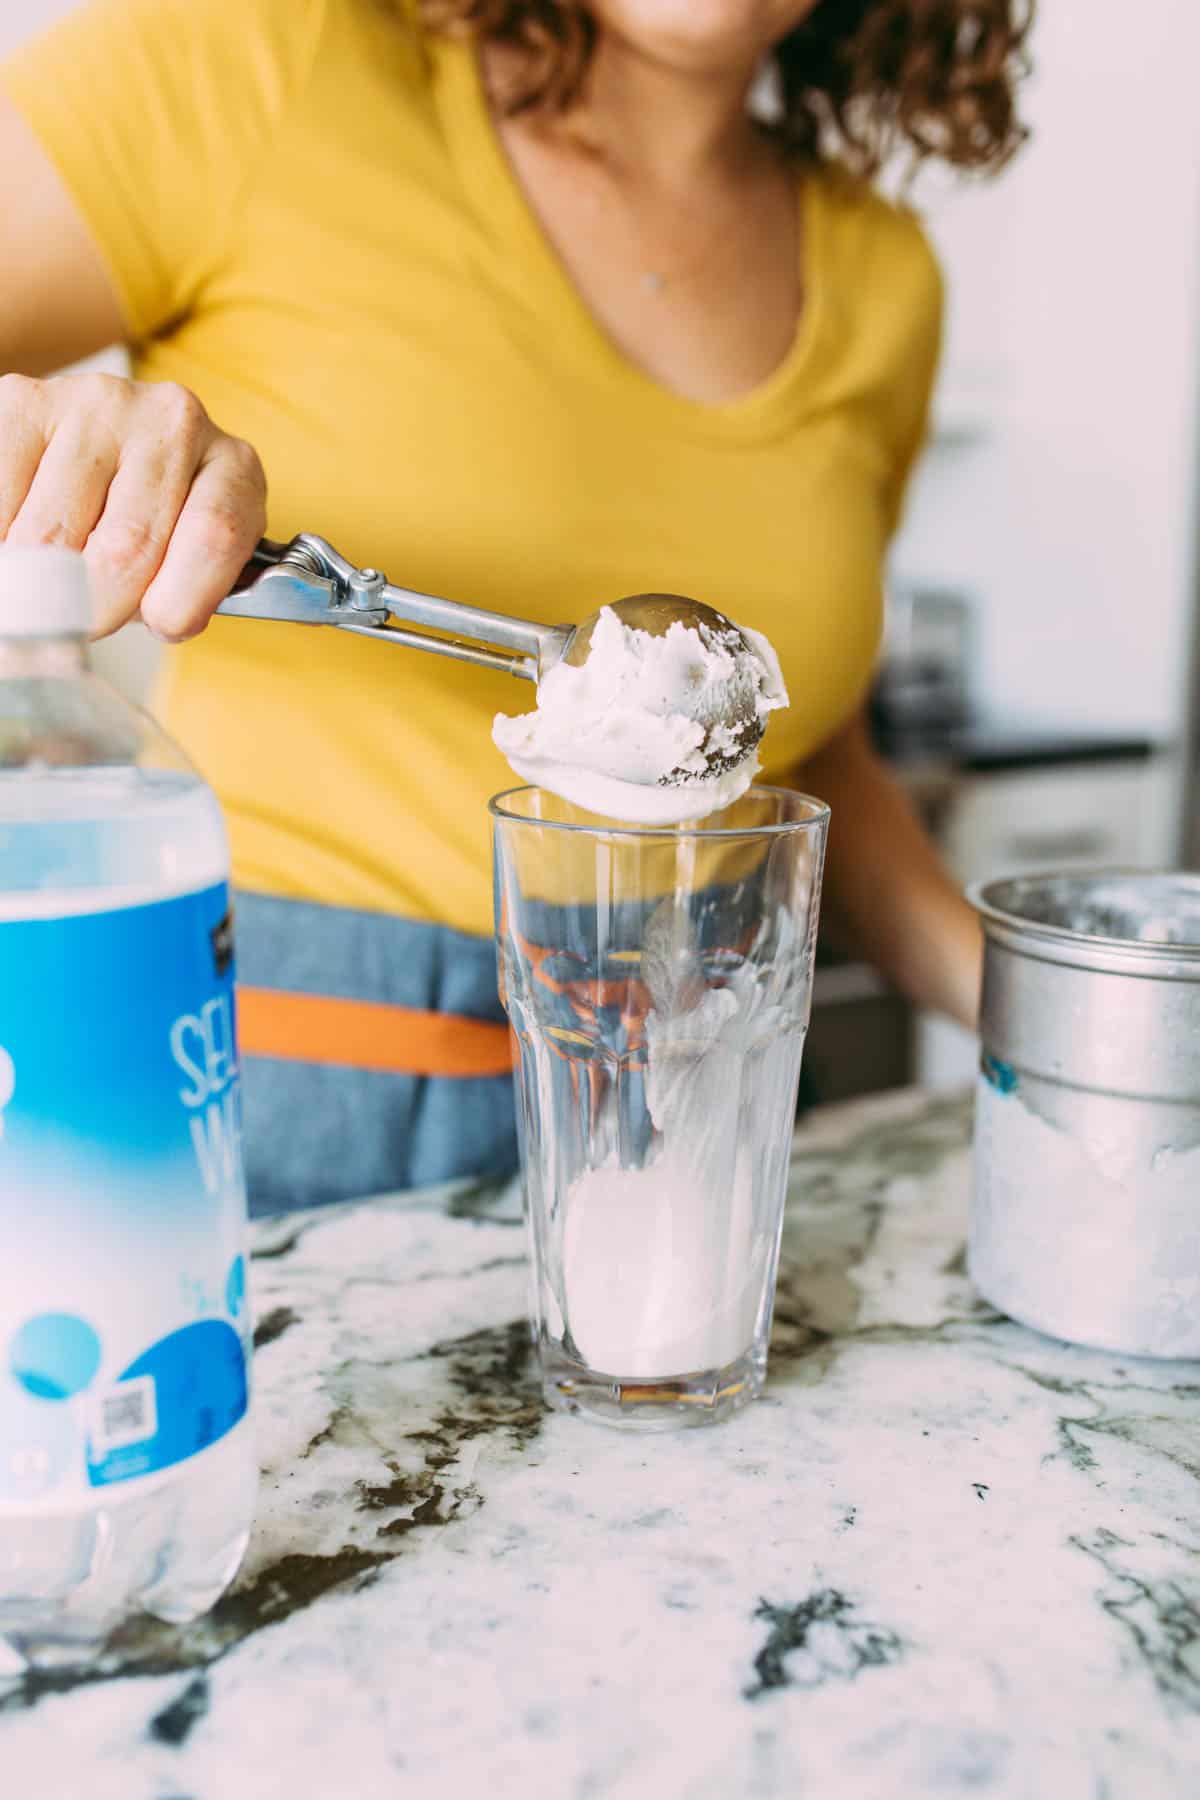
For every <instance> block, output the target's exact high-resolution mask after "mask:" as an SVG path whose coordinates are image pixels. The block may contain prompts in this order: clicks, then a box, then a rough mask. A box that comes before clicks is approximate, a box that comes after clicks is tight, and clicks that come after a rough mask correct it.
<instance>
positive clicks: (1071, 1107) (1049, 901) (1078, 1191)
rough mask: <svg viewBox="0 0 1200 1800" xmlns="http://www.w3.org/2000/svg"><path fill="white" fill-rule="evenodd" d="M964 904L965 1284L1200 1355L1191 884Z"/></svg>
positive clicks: (982, 895) (1085, 878) (1071, 1324)
mask: <svg viewBox="0 0 1200 1800" xmlns="http://www.w3.org/2000/svg"><path fill="white" fill-rule="evenodd" d="M971 899H972V901H973V902H974V904H975V906H976V907H977V909H978V911H979V913H980V915H981V917H982V920H983V926H984V933H985V944H986V949H985V959H984V984H983V1003H982V1015H981V1027H980V1035H981V1039H982V1057H981V1071H980V1077H979V1084H978V1092H977V1105H976V1135H975V1182H974V1195H973V1202H972V1209H971V1223H970V1236H969V1248H968V1258H969V1267H970V1272H971V1276H972V1278H973V1280H974V1282H975V1284H976V1286H977V1287H978V1288H979V1290H980V1292H981V1293H982V1294H983V1295H984V1296H985V1297H986V1298H987V1299H988V1300H990V1301H991V1302H992V1303H993V1305H995V1306H997V1307H998V1308H1000V1310H1001V1311H1003V1312H1005V1313H1007V1314H1008V1315H1009V1316H1010V1317H1011V1318H1014V1319H1016V1320H1018V1321H1020V1322H1021V1323H1023V1324H1026V1325H1031V1326H1033V1327H1035V1328H1036V1329H1038V1330H1041V1331H1044V1332H1047V1333H1050V1334H1051V1335H1053V1336H1056V1337H1060V1338H1065V1339H1068V1340H1070V1341H1072V1342H1075V1343H1080V1344H1090V1345H1096V1346H1100V1347H1103V1348H1106V1349H1110V1350H1117V1351H1121V1352H1123V1353H1125V1354H1128V1355H1147V1356H1162V1357H1193V1356H1200V876H1192V875H1183V874H1139V873H1133V872H1125V871H1119V870H1117V871H1103V872H1098V873H1094V874H1087V875H1080V874H1070V875H1067V874H1050V875H1039V876H1027V877H1021V878H1017V879H1012V880H1006V881H995V882H990V883H986V884H983V885H980V886H978V887H976V888H974V889H973V890H972V891H971Z"/></svg>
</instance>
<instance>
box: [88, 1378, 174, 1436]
mask: <svg viewBox="0 0 1200 1800" xmlns="http://www.w3.org/2000/svg"><path fill="white" fill-rule="evenodd" d="M157 1430H158V1407H157V1405H156V1404H155V1398H154V1377H153V1375H138V1376H136V1377H135V1378H134V1379H133V1380H132V1381H122V1382H119V1383H118V1384H117V1386H116V1387H111V1388H108V1389H106V1390H105V1391H104V1392H103V1393H101V1394H98V1395H97V1396H96V1405H95V1413H94V1416H93V1420H92V1446H93V1450H94V1451H100V1452H103V1451H107V1450H120V1449H122V1448H123V1447H124V1446H125V1445H126V1444H140V1443H141V1442H142V1441H143V1439H145V1438H152V1437H153V1436H154V1434H155V1432H156V1431H157Z"/></svg>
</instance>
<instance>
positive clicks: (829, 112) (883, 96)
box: [418, 0, 1035, 175]
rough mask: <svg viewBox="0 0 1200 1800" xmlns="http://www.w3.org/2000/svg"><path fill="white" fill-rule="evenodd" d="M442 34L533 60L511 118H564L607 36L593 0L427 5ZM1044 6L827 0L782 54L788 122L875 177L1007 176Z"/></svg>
mask: <svg viewBox="0 0 1200 1800" xmlns="http://www.w3.org/2000/svg"><path fill="white" fill-rule="evenodd" d="M418 3H419V6H420V10H421V13H422V15H423V16H424V18H425V20H426V22H427V24H429V25H430V26H431V27H432V28H433V29H434V30H438V31H452V32H457V33H466V34H469V35H471V36H474V37H477V38H480V39H484V40H490V41H492V42H494V43H498V44H505V45H508V46H509V47H511V48H514V49H516V50H519V51H520V52H521V60H522V64H523V73H522V78H521V80H520V83H519V85H518V86H517V87H516V89H515V90H514V92H513V94H512V97H511V98H510V100H509V103H508V104H509V109H510V110H511V111H512V112H525V111H532V110H534V109H537V108H545V109H548V110H551V111H554V112H565V111H566V110H567V109H568V108H569V107H570V106H571V105H572V103H573V102H574V101H575V100H576V99H577V98H578V97H579V94H580V92H581V90H582V88H583V85H584V82H585V80H586V77H587V70H588V64H589V62H590V60H591V56H592V52H593V50H594V48H595V44H596V38H597V26H596V21H595V19H594V17H593V15H592V13H591V12H590V11H589V9H588V6H587V3H586V0H418ZM1034 5H1035V0H817V4H816V5H815V6H814V8H813V10H812V12H811V13H810V14H809V16H808V17H807V18H806V19H805V20H804V21H803V22H802V23H801V24H800V25H798V26H797V27H796V28H795V30H793V31H791V32H789V33H788V35H787V37H785V38H784V39H783V41H782V42H781V43H780V44H779V45H778V46H777V48H776V52H775V63H776V68H777V71H778V78H779V89H780V100H781V103H782V104H781V107H780V116H779V118H778V120H777V121H776V122H775V123H774V124H773V125H772V127H771V129H772V130H773V131H774V133H775V134H776V135H777V136H778V137H779V138H780V140H781V141H782V142H783V143H784V144H785V145H786V147H787V148H788V149H789V151H791V152H792V153H793V154H794V155H795V156H797V157H798V158H800V159H802V160H804V161H809V162H816V161H819V160H821V159H822V158H823V157H824V156H826V155H831V154H833V155H840V156H841V157H842V159H843V160H844V161H846V162H847V163H849V165H850V166H851V167H852V168H854V169H855V170H856V171H857V172H858V173H859V174H862V175H871V174H874V173H875V172H876V171H877V170H878V169H879V167H880V165H881V164H882V163H883V162H884V161H885V160H886V159H887V158H888V157H889V156H890V155H891V154H892V153H893V152H894V151H896V150H903V149H905V148H907V150H908V151H909V152H910V154H911V156H912V158H913V159H914V161H916V162H921V161H924V159H925V158H927V157H931V156H936V157H940V158H941V159H942V160H943V161H945V162H947V163H950V164H952V165H953V166H954V167H956V168H960V169H974V170H987V171H991V170H995V169H997V168H999V167H1001V165H1002V164H1004V163H1005V162H1007V161H1008V159H1009V157H1010V156H1012V154H1013V153H1014V151H1015V150H1017V149H1018V148H1019V147H1020V145H1021V144H1022V143H1023V142H1024V140H1025V137H1026V136H1027V132H1026V129H1025V127H1024V126H1023V125H1022V124H1021V123H1020V121H1019V120H1018V118H1017V111H1016V101H1015V88H1016V84H1017V81H1018V79H1019V78H1020V76H1021V75H1023V74H1024V73H1025V71H1026V68H1027V59H1026V52H1025V46H1026V43H1027V40H1028V36H1029V31H1030V27H1031V25H1032V22H1033V10H1034Z"/></svg>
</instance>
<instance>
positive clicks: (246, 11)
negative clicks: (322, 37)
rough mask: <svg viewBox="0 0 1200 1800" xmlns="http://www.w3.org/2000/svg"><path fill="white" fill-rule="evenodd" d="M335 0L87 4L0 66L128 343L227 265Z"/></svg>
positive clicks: (190, 299)
mask: <svg viewBox="0 0 1200 1800" xmlns="http://www.w3.org/2000/svg"><path fill="white" fill-rule="evenodd" d="M325 5H326V0H91V3H90V4H88V5H85V6H83V7H82V8H81V9H80V10H79V11H77V12H74V13H71V14H69V15H68V16H67V17H66V18H65V19H64V20H62V21H61V22H60V23H59V24H57V25H56V26H54V27H53V28H52V29H51V30H50V31H48V32H47V33H45V34H44V35H43V36H41V37H39V38H35V39H34V40H33V42H32V43H30V44H27V45H25V46H24V47H22V48H21V49H19V50H18V51H17V52H16V53H15V54H14V55H12V56H10V57H9V58H8V59H7V60H6V61H5V62H3V63H0V91H3V93H4V94H6V95H7V97H8V98H9V100H11V102H12V103H13V104H14V105H15V107H16V108H17V110H18V112H19V113H21V114H22V116H23V117H24V118H25V120H26V122H27V123H28V125H29V126H30V128H31V130H32V131H33V133H34V136H35V137H36V138H37V139H38V141H39V143H40V144H41V146H42V148H43V149H44V150H45V152H46V154H47V155H48V157H49V158H50V161H51V162H52V163H53V164H54V166H55V168H56V169H57V171H58V173H59V175H60V177H61V178H62V180H63V182H64V183H65V185H66V187H67V189H68V191H69V193H70V194H71V196H72V198H73V199H74V201H75V204H76V205H77V206H78V208H79V212H80V214H81V216H82V218H83V220H84V223H85V224H86V226H87V228H88V230H89V232H90V233H91V235H92V238H93V240H94V242H95V244H96V247H97V249H98V250H99V252H100V254H101V256H102V257H103V259H104V261H105V263H106V265H107V267H108V269H109V272H110V274H111V276H112V279H113V282H114V284H115V287H116V290H117V294H118V297H119V299H120V302H121V305H122V308H123V310H124V312H125V316H126V319H127V321H128V327H129V335H130V338H131V339H133V340H137V339H143V338H147V337H151V336H153V335H154V334H155V333H156V332H157V331H160V330H161V329H162V328H163V327H164V326H165V325H167V324H168V323H169V322H170V321H171V320H172V319H175V318H178V317H180V316H181V315H182V314H184V313H186V312H187V311H189V310H190V309H191V308H192V307H193V306H194V305H195V303H196V300H197V297H198V296H199V295H200V294H201V292H202V290H203V288H204V286H205V283H206V282H208V281H209V280H211V278H212V277H213V275H214V274H215V273H216V272H217V271H218V270H219V269H220V268H221V266H222V263H223V261H224V258H225V256H226V254H227V251H228V248H229V246H230V244H231V242H232V241H233V238H234V235H235V234H236V232H237V229H238V225H239V221H240V219H241V216H242V213H243V209H244V207H245V203H246V198H247V194H248V191H249V189H250V187H251V184H252V182H253V179H254V175H255V170H256V165H257V164H258V162H259V159H260V158H261V157H262V156H263V155H264V154H265V152H266V150H267V147H268V145H269V142H270V140H271V136H272V133H273V132H274V130H275V129H276V128H277V126H278V123H279V121H280V119H281V117H282V116H283V115H284V114H285V112H286V111H287V108H288V107H289V105H290V104H292V103H293V102H294V100H295V97H296V95H297V93H298V92H299V90H301V89H302V88H303V86H304V85H305V83H306V82H307V80H308V77H309V72H310V69H311V66H312V63H313V60H314V57H315V55H316V46H317V43H318V39H319V33H320V29H321V24H322V17H323V13H324V8H325Z"/></svg>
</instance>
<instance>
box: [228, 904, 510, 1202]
mask: <svg viewBox="0 0 1200 1800" xmlns="http://www.w3.org/2000/svg"><path fill="white" fill-rule="evenodd" d="M236 939H237V958H238V1032H239V1039H240V1044H241V1057H242V1104H243V1122H244V1142H245V1157H246V1176H247V1185H248V1189H249V1196H250V1210H251V1213H253V1214H259V1213H268V1212H270V1213H275V1212H287V1211H293V1210H295V1209H296V1208H299V1207H306V1206H320V1205H324V1204H327V1203H328V1202H330V1201H334V1200H345V1199H352V1198H358V1197H360V1196H364V1195H367V1194H377V1193H385V1192H388V1191H390V1190H394V1189H397V1188H412V1187H424V1186H426V1185H428V1184H430V1183H435V1182H441V1181H449V1180H452V1179H455V1178H456V1177H461V1176H492V1175H499V1176H504V1175H508V1174H511V1172H512V1171H513V1170H514V1169H515V1168H516V1166H517V1138H516V1120H515V1113H514V1103H513V1078H512V1050H511V1044H510V1039H509V1033H508V1026H507V1023H506V1021H505V1017H504V1012H503V1009H502V1007H501V1005H500V999H499V994H498V991H497V984H496V951H495V945H494V943H493V941H492V939H491V938H490V937H489V938H479V937H472V936H469V935H467V934H466V933H463V932H459V931H451V930H449V929H448V928H447V927H446V926H442V925H428V924H423V923H420V922H418V921H414V920H411V919H398V918H393V917H391V916H390V915H389V914H386V913H369V912H356V911H351V910H349V909H347V908H343V907H331V906H318V905H315V904H313V903H311V902H309V901H303V900H278V899H273V898H269V897H266V896H264V895H261V894H249V893H239V895H238V896H237V906H236Z"/></svg>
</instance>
